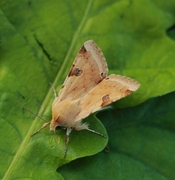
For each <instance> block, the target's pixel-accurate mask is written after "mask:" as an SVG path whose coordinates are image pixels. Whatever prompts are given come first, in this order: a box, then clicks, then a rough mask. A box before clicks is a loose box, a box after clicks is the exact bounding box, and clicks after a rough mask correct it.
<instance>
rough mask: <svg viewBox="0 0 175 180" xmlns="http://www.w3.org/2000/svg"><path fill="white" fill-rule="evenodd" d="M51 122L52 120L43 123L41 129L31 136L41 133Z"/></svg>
mask: <svg viewBox="0 0 175 180" xmlns="http://www.w3.org/2000/svg"><path fill="white" fill-rule="evenodd" d="M49 124H50V122H46V123H44V124H43V125H42V127H41V128H40V129H38V130H37V131H35V132H34V133H33V134H32V135H31V136H34V135H35V134H37V133H39V132H40V131H41V130H42V129H44V128H46V127H47V126H48V125H49Z"/></svg>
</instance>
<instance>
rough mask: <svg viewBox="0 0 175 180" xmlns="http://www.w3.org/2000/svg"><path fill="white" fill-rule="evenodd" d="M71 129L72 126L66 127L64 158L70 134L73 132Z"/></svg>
mask: <svg viewBox="0 0 175 180" xmlns="http://www.w3.org/2000/svg"><path fill="white" fill-rule="evenodd" d="M71 131H72V128H67V129H66V138H65V150H64V158H66V154H67V150H68V142H69V134H70V133H71Z"/></svg>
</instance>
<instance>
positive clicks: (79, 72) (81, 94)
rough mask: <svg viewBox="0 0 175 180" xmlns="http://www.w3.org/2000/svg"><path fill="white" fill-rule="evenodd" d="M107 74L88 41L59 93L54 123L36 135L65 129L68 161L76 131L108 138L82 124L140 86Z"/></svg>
mask: <svg viewBox="0 0 175 180" xmlns="http://www.w3.org/2000/svg"><path fill="white" fill-rule="evenodd" d="M107 73H108V66H107V63H106V60H105V57H104V56H103V53H102V52H101V50H100V48H99V47H98V46H97V45H96V44H95V43H94V41H93V40H88V41H86V42H85V43H84V44H83V46H82V47H81V49H80V51H79V52H78V54H77V56H76V57H75V60H74V62H73V65H72V67H71V69H70V71H69V74H68V76H67V78H66V80H65V81H64V83H63V85H62V88H61V90H60V92H59V93H58V95H57V93H56V91H55V100H54V102H53V104H52V120H51V121H50V122H47V123H44V124H43V126H42V127H41V128H40V129H39V130H38V131H36V132H35V133H34V134H36V133H37V132H39V131H40V130H41V129H43V128H45V127H46V126H48V125H50V130H51V131H55V130H56V129H59V128H63V129H65V130H66V142H65V143H66V148H65V152H64V157H65V156H66V152H67V145H68V142H69V135H70V133H71V131H72V130H76V131H80V130H88V131H90V132H93V133H96V134H98V135H100V136H103V137H104V135H102V134H100V133H99V132H96V131H94V130H92V129H90V128H89V125H88V124H87V123H83V122H82V120H83V119H84V118H86V117H87V116H89V115H90V114H92V113H94V112H95V111H98V110H99V109H101V108H103V107H104V106H107V105H108V104H111V103H112V102H115V101H117V100H119V99H121V98H123V97H125V96H127V95H129V94H131V93H132V92H134V91H136V90H137V89H138V88H139V86H140V84H139V83H138V82H137V81H135V80H133V79H131V78H129V77H125V76H121V75H116V74H111V75H109V76H107Z"/></svg>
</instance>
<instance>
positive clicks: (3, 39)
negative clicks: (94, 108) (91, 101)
mask: <svg viewBox="0 0 175 180" xmlns="http://www.w3.org/2000/svg"><path fill="white" fill-rule="evenodd" d="M174 6H175V2H174V1H173V0H170V1H169V2H168V3H167V2H163V1H162V2H158V1H147V0H140V1H137V0H133V1H124V0H123V1H116V0H115V1H114V0H110V1H107V0H104V1H99V0H95V1H93V0H89V1H86V2H82V1H80V0H74V1H70V0H67V1H63V0H60V1H55V2H54V1H52V2H51V1H44V0H42V1H41V0H35V1H30V0H18V1H11V2H9V1H7V0H1V1H0V22H1V23H0V93H1V99H0V132H1V138H0V144H1V148H0V152H1V153H0V159H1V161H0V178H1V179H63V177H62V176H61V175H60V174H59V173H57V172H56V171H55V170H56V168H58V167H60V166H62V165H63V164H66V163H68V162H70V161H72V160H75V159H77V158H80V157H84V156H91V155H93V154H96V153H98V152H100V151H102V149H104V147H105V146H106V143H107V139H104V138H101V137H99V136H96V135H94V134H91V133H90V132H85V131H82V132H72V133H71V135H70V143H69V147H68V154H67V157H66V159H64V158H63V153H64V148H65V143H64V139H65V132H64V131H58V132H56V134H55V135H54V134H52V133H50V132H49V131H48V129H45V130H43V131H42V132H41V133H39V134H37V135H35V136H33V137H31V134H32V133H33V132H34V131H35V130H37V129H39V128H40V127H41V126H42V124H43V122H42V121H41V120H39V119H38V118H35V116H33V115H32V114H30V113H28V112H26V110H24V109H23V107H21V106H20V105H18V103H17V102H20V104H22V105H23V106H25V107H27V108H28V109H29V110H30V111H32V112H34V113H36V114H38V115H39V116H41V117H42V118H44V119H46V120H48V121H49V120H50V119H51V104H52V102H53V99H54V95H53V91H52V89H51V87H50V85H49V83H50V82H51V83H53V86H54V87H55V88H56V89H57V90H59V87H60V86H61V84H62V83H63V81H64V79H65V77H66V75H67V74H68V71H69V68H70V66H71V64H72V62H73V59H74V57H75V55H76V53H77V52H78V50H79V48H80V47H81V46H82V44H83V43H84V42H85V41H86V40H88V39H93V40H94V41H95V42H96V43H97V44H98V45H99V47H100V48H101V49H102V51H103V53H104V55H105V57H106V59H107V62H108V66H109V70H110V71H109V73H115V74H116V73H117V74H121V75H125V76H129V77H132V78H134V79H136V80H137V81H139V82H140V83H141V87H140V88H139V90H138V91H137V92H136V93H133V94H132V95H131V96H129V97H126V98H124V99H123V100H121V101H118V102H117V103H115V107H130V106H135V105H138V104H140V103H142V102H144V101H146V100H148V99H150V98H152V97H156V96H160V95H163V94H167V93H169V92H172V91H174V90H175V86H174V77H175V61H174V59H175V52H174V49H175V43H174V37H175V36H174V34H175V33H174V29H173V28H172V27H173V24H174V20H175V17H174V9H173V7H174ZM165 97H166V96H165ZM162 98H163V97H162ZM172 99H173V98H170V99H169V101H170V102H172ZM153 101H154V100H153ZM170 104H171V103H170ZM171 105H172V104H171ZM146 106H147V108H145V107H143V106H138V107H137V108H139V110H138V114H139V117H140V119H141V118H142V117H143V115H144V114H145V112H147V109H150V110H152V109H151V107H152V106H151V104H150V103H148V105H146ZM161 108H162V112H164V108H165V109H166V108H167V107H166V106H164V105H162V107H161ZM155 109H156V107H155ZM171 109H172V106H171ZM125 110H126V109H124V110H123V111H125ZM132 110H133V109H128V111H129V112H130V111H132ZM113 111H114V112H111V111H107V110H106V111H104V114H105V115H104V116H103V117H104V118H105V120H104V123H105V122H110V123H111V125H110V126H109V127H108V124H107V125H106V128H107V130H108V133H109V135H110V142H111V141H112V140H113V139H115V140H114V141H113V143H114V144H113V145H112V147H118V142H119V141H120V138H121V137H120V136H121V134H120V133H122V137H123V138H122V139H121V141H120V144H121V148H120V152H123V151H124V152H125V151H126V150H125V148H126V149H127V150H128V151H129V148H128V147H130V146H131V145H132V146H131V147H132V149H131V151H132V153H131V152H130V153H129V152H126V154H127V153H128V154H129V156H130V157H132V156H133V157H134V156H135V155H136V154H138V149H137V148H136V147H142V148H143V147H144V146H143V142H145V144H149V143H152V142H151V140H153V139H151V138H149V137H147V136H146V135H143V139H144V140H140V139H138V141H136V142H135V144H130V143H128V142H132V141H133V139H134V138H133V137H137V135H138V132H137V130H138V131H139V130H140V131H141V132H142V130H143V128H142V127H140V129H139V127H138V126H137V124H134V125H133V126H132V127H131V129H130V128H128V129H127V130H122V131H119V130H116V133H117V136H116V135H113V134H112V133H113V130H112V128H115V127H116V125H115V123H118V122H119V121H120V119H119V118H120V117H119V116H118V115H117V117H116V116H114V115H115V112H116V113H118V110H117V108H116V109H114V110H113ZM113 113H114V114H113ZM125 113H127V111H126V112H125ZM172 115H173V111H172ZM113 116H114V117H113ZM135 116H136V114H135V113H131V114H130V117H131V118H132V119H135V118H136V117H135ZM139 117H138V118H139ZM163 117H164V116H163V115H162V116H161V118H163ZM172 117H173V116H171V117H170V118H171V119H170V121H169V124H172V121H171V120H172ZM101 118H102V117H100V119H101ZM159 118H160V117H155V122H159V121H160V119H159ZM109 119H110V121H109ZM111 119H115V120H113V121H111ZM165 119H166V118H165ZM127 120H128V122H125V121H124V120H122V121H123V123H124V124H125V123H126V124H128V123H129V119H127ZM85 121H87V122H89V124H90V127H91V129H94V130H97V131H99V132H100V133H102V134H104V135H106V131H105V128H104V127H103V125H102V124H101V123H100V121H99V120H98V119H97V118H95V116H93V115H92V116H90V117H89V118H87V119H86V120H85ZM145 121H146V120H145ZM113 123H114V126H113V127H112V125H113ZM131 123H132V121H131ZM165 124H166V123H165ZM165 124H163V125H165ZM150 126H153V124H150ZM169 126H170V127H171V128H173V125H172V126H171V125H169ZM153 127H154V126H153ZM153 127H152V128H148V129H146V130H145V129H144V132H145V134H146V132H149V134H153V135H154V133H155V132H156V135H155V136H156V137H155V138H156V139H155V140H156V141H157V140H159V141H161V139H160V138H161V133H160V132H157V131H155V129H154V128H153ZM134 128H135V130H134ZM166 133H169V136H167V134H165V135H166V136H165V137H164V139H163V141H164V144H166V147H169V148H167V149H168V150H167V153H166V154H164V156H165V159H168V158H169V161H168V160H167V161H166V160H165V159H163V160H162V159H161V157H160V155H159V156H157V153H153V154H151V156H149V158H148V159H146V160H148V161H149V159H151V158H153V160H154V161H155V164H154V163H153V165H151V167H153V168H155V169H156V170H157V169H159V170H160V171H158V172H159V173H160V176H161V177H160V176H156V177H158V178H157V179H161V178H162V179H163V178H164V177H162V176H163V175H165V178H166V177H167V178H170V179H173V176H172V172H173V171H172V168H171V167H172V164H173V163H172V160H173V158H172V159H171V158H170V155H169V154H171V155H172V154H173V151H172V149H173V146H172V142H170V144H168V143H169V138H170V139H173V137H174V134H172V133H170V132H169V131H168V132H166ZM119 135H120V136H119ZM106 136H107V135H106ZM127 136H128V137H127ZM132 136H133V137H132ZM125 137H126V138H125ZM136 139H137V138H136ZM152 144H153V143H152ZM152 144H151V145H152ZM109 145H110V144H109ZM134 145H135V146H136V147H134ZM152 146H153V145H152ZM109 148H110V149H111V146H109ZM142 148H140V151H139V152H140V156H139V158H140V159H144V157H145V154H146V153H145V151H144V149H142ZM154 148H155V149H156V148H157V149H160V148H162V146H159V145H157V144H155V145H154ZM146 150H147V149H146ZM151 150H152V149H151V148H150V147H149V146H148V152H150V151H151ZM142 151H143V152H142ZM153 152H154V151H153ZM155 152H157V151H155ZM117 153H118V149H117V148H114V149H112V154H111V153H109V155H108V156H110V157H109V160H110V162H111V163H112V167H115V168H116V166H117V167H118V169H117V171H116V169H114V168H111V166H110V167H109V168H108V169H110V174H115V176H116V177H117V175H120V176H119V177H118V178H120V179H122V177H125V176H126V177H128V176H130V178H129V179H136V176H135V174H134V172H135V171H136V169H137V168H139V170H140V171H141V172H143V173H145V176H144V177H145V179H146V178H147V177H150V176H151V174H152V171H150V169H149V168H148V169H147V168H146V169H145V167H144V166H140V163H135V161H133V160H131V159H128V158H127V156H126V157H123V155H120V154H119V153H118V154H117ZM116 154H117V155H116ZM146 155H147V154H146ZM104 156H106V155H105V153H101V154H98V155H97V156H94V157H86V158H85V159H84V158H83V159H81V161H80V162H81V163H83V162H84V163H86V161H87V162H88V164H89V166H90V168H91V171H92V173H91V174H93V177H94V178H95V179H98V178H101V179H104V177H105V178H106V177H108V176H103V175H104V173H105V170H106V166H105V165H104V162H103V160H104ZM146 157H147V156H146ZM93 158H94V159H95V162H96V163H97V164H93V161H92V162H91V160H93ZM107 158H108V157H107ZM118 159H120V160H122V162H119V161H118ZM158 160H159V161H158ZM154 161H153V162H154ZM162 162H163V163H165V164H166V163H170V164H169V166H168V167H170V168H169V170H167V169H166V170H165V171H166V172H165V171H164V170H162V169H163V168H164V166H163V165H162V164H161V163H162ZM121 163H122V164H123V163H124V164H126V165H127V167H125V168H126V169H125V168H123V169H122V167H123V166H122V165H121ZM145 163H147V164H149V162H145ZM171 163H172V164H171ZM99 165H100V166H99ZM103 165H104V166H103ZM79 166H80V165H79ZM156 166H157V167H156ZM85 167H86V169H83V172H82V174H85V172H86V170H87V169H88V168H87V166H85ZM97 167H99V168H100V169H101V170H104V171H103V172H102V171H99V172H100V173H101V174H98V172H97ZM77 168H79V167H78V166H77ZM82 168H83V167H82ZM80 169H81V168H80ZM125 170H127V171H128V174H129V175H125V174H124V171H125ZM60 172H62V174H64V172H63V171H62V170H60ZM96 172H97V173H96ZM149 172H151V174H149ZM69 173H71V169H68V170H67V171H66V174H69ZM143 173H142V174H143ZM153 174H154V173H153ZM154 175H155V174H154ZM64 176H66V175H65V174H64ZM84 176H85V175H84ZM140 176H141V175H140ZM77 177H78V171H77V170H76V178H77ZM109 177H110V175H109ZM142 177H143V176H142ZM152 177H154V176H152ZM69 179H70V178H69ZM78 179H79V178H78ZM87 179H88V176H87ZM126 179H128V178H126ZM148 179H149V178H148ZM153 179H155V178H153Z"/></svg>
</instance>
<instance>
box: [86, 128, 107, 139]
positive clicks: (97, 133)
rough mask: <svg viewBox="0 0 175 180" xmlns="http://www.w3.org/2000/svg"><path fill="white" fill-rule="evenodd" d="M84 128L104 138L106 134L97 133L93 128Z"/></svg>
mask: <svg viewBox="0 0 175 180" xmlns="http://www.w3.org/2000/svg"><path fill="white" fill-rule="evenodd" d="M86 130H88V131H90V132H92V133H94V134H97V135H99V136H101V137H104V138H106V136H104V135H103V134H101V133H99V132H97V131H94V130H93V129H89V128H87V129H86Z"/></svg>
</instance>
